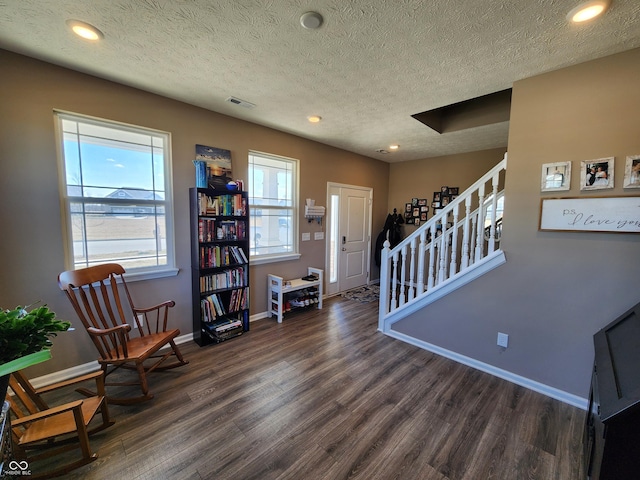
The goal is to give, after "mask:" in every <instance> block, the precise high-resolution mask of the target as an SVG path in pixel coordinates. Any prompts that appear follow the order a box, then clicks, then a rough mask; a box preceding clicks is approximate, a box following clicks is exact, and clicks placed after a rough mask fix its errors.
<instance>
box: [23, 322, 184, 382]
mask: <svg viewBox="0 0 640 480" xmlns="http://www.w3.org/2000/svg"><path fill="white" fill-rule="evenodd" d="M192 340H193V333H187V334H185V335H180V336H179V337H176V340H175V342H176V345H180V344H183V343H187V342H190V341H192ZM165 348H169V347H163V348H162V349H161V350H163V349H165ZM96 370H100V364H99V363H98V362H97V360H96V361H93V362H89V363H84V364H82V365H76V366H75V367H71V368H65V369H64V370H58V371H57V372H53V373H49V374H47V375H42V376H40V377H36V378H32V379H30V380H29V381H30V382H31V384H32V385H33V386H34V387H35V388H42V387H46V386H47V385H51V384H53V383H57V382H63V381H65V380H69V379H70V378H74V377H79V376H81V375H86V374H87V373H91V372H95V371H96Z"/></svg>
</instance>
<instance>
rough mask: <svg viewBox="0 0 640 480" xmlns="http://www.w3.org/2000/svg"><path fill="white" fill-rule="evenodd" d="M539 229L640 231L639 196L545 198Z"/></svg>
mask: <svg viewBox="0 0 640 480" xmlns="http://www.w3.org/2000/svg"><path fill="white" fill-rule="evenodd" d="M538 229H539V230H540V231H562V232H609V233H640V196H628V197H588V198H585V197H567V198H543V199H541V201H540V223H539V225H538Z"/></svg>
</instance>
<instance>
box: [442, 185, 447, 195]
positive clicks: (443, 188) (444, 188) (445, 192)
mask: <svg viewBox="0 0 640 480" xmlns="http://www.w3.org/2000/svg"><path fill="white" fill-rule="evenodd" d="M440 191H441V192H442V193H444V194H445V195H448V194H449V187H447V186H442V187H440Z"/></svg>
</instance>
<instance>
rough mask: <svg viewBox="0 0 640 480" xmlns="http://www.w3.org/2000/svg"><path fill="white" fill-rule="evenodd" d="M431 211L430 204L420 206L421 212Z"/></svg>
mask: <svg viewBox="0 0 640 480" xmlns="http://www.w3.org/2000/svg"><path fill="white" fill-rule="evenodd" d="M428 211H429V205H421V206H420V213H421V214H422V213H427V212H428Z"/></svg>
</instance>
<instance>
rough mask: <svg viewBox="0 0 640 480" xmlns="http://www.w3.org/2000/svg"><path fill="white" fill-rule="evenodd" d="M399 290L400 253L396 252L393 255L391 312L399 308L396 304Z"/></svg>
mask: <svg viewBox="0 0 640 480" xmlns="http://www.w3.org/2000/svg"><path fill="white" fill-rule="evenodd" d="M397 290H398V252H397V251H396V252H395V253H394V254H393V259H392V261H391V305H390V307H389V312H393V311H394V310H395V309H396V308H398V304H397V302H396V293H397Z"/></svg>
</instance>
